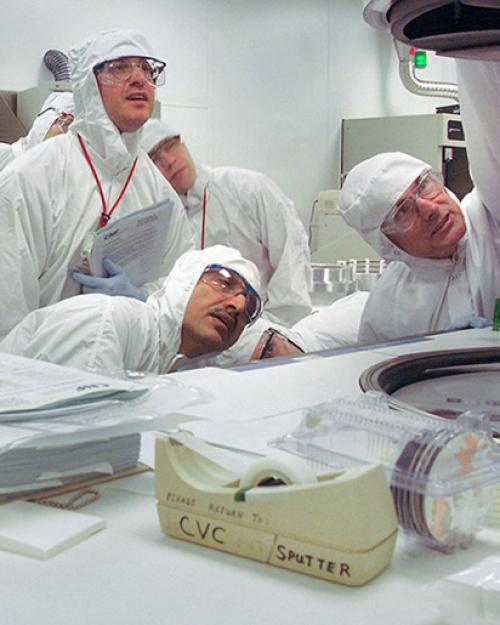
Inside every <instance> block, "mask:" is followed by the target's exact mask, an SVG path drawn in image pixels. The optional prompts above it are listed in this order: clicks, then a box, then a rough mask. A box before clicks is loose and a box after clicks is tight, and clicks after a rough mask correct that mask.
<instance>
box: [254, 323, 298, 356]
mask: <svg viewBox="0 0 500 625" xmlns="http://www.w3.org/2000/svg"><path fill="white" fill-rule="evenodd" d="M303 353H304V350H303V349H302V348H300V347H299V346H298V345H297V344H296V343H294V342H293V341H291V340H290V339H289V338H288V337H287V336H285V335H284V334H283V333H282V332H280V331H279V330H277V329H276V328H268V329H267V330H266V331H265V332H264V333H263V334H262V336H261V337H260V339H259V342H258V343H257V347H256V348H255V351H254V353H253V355H252V360H263V359H264V358H276V357H277V356H293V355H296V354H303Z"/></svg>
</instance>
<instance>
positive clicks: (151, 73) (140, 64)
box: [94, 57, 166, 87]
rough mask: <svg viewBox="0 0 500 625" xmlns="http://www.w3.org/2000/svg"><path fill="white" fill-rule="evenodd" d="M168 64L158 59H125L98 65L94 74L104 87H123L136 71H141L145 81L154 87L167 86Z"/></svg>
mask: <svg viewBox="0 0 500 625" xmlns="http://www.w3.org/2000/svg"><path fill="white" fill-rule="evenodd" d="M165 66H166V64H165V63H164V62H163V61H158V60H156V59H131V58H128V57H124V58H122V59H115V60H113V61H104V63H100V64H99V65H96V67H95V68H94V72H95V74H96V76H98V77H99V82H100V83H101V84H103V85H121V84H123V83H124V82H127V81H128V80H130V77H131V76H132V74H133V73H134V71H135V70H136V69H139V70H140V71H141V72H142V75H143V76H144V80H145V81H146V82H147V83H148V85H151V86H152V87H154V86H156V87H160V86H161V85H163V84H165V72H164V69H165Z"/></svg>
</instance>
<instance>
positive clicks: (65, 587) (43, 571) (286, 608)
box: [0, 330, 500, 625]
mask: <svg viewBox="0 0 500 625" xmlns="http://www.w3.org/2000/svg"><path fill="white" fill-rule="evenodd" d="M487 332H488V331H487V330H470V331H463V332H456V333H450V334H443V335H439V336H436V337H428V338H426V339H425V340H418V341H411V342H402V343H400V344H390V345H389V344H388V345H383V346H375V347H372V348H364V349H361V350H344V352H343V353H340V352H331V353H329V354H327V355H324V354H323V355H312V356H311V357H305V358H302V359H297V360H296V361H295V360H294V361H293V362H281V363H280V362H278V363H271V361H270V362H269V363H263V365H262V366H260V367H249V368H241V369H240V370H238V371H231V372H222V373H221V372H210V371H208V372H206V374H207V376H203V373H202V372H201V371H187V372H179V373H176V374H174V375H175V376H176V378H177V379H179V380H181V381H183V382H184V383H186V384H191V385H196V386H199V387H203V380H204V379H205V378H206V387H207V389H211V391H212V395H211V399H209V400H208V401H206V402H205V403H203V404H200V405H199V406H196V407H193V408H192V411H191V412H192V414H193V416H194V417H197V418H198V419H200V420H199V421H196V422H195V421H193V423H201V424H203V418H205V419H207V418H209V419H210V418H211V417H212V416H214V415H216V416H217V419H219V421H218V424H217V425H218V426H219V427H217V428H215V429H214V431H213V432H211V431H210V429H209V428H207V429H206V431H205V434H206V438H207V440H210V439H211V437H212V439H213V442H219V444H224V441H223V440H222V438H221V437H223V433H221V432H223V431H224V429H227V430H228V432H229V434H228V436H229V437H231V436H232V437H233V438H232V439H231V440H229V439H228V441H226V443H227V444H228V445H229V446H230V445H232V446H233V447H234V446H236V444H235V439H234V436H235V435H234V431H233V432H232V429H233V430H234V423H233V421H232V419H231V417H232V416H233V417H234V410H235V407H236V406H239V407H240V408H241V410H243V411H245V410H248V412H249V414H250V413H252V414H253V415H254V416H256V415H257V416H261V415H265V414H266V410H267V411H269V412H270V413H272V414H275V413H276V402H277V398H276V394H277V393H276V388H278V387H279V388H280V389H281V391H280V398H279V400H280V401H281V406H282V413H283V414H286V412H287V411H288V410H291V409H293V408H298V407H301V406H302V405H307V404H310V403H311V402H313V401H316V402H320V401H325V400H326V399H328V398H329V397H331V393H332V389H334V388H337V390H338V391H339V392H341V393H343V394H347V393H349V392H353V391H354V390H356V389H357V388H358V379H359V375H360V374H361V372H362V371H363V370H364V369H366V368H367V367H369V366H371V365H373V364H375V363H377V362H381V361H382V360H385V359H387V358H391V357H392V356H395V355H398V354H407V353H410V352H413V353H418V352H423V351H428V350H429V349H451V348H458V347H477V346H483V345H490V346H491V345H492V344H493V345H498V346H500V337H498V338H497V336H496V335H497V334H500V333H493V334H495V336H492V333H491V331H489V332H490V333H489V334H488V333H487ZM211 375H213V377H211ZM225 375H227V376H229V377H230V378H231V379H230V384H232V385H233V389H234V393H235V394H237V396H238V397H237V401H234V403H233V402H232V401H231V400H229V399H228V398H227V386H226V381H225V377H224V376H225ZM238 376H239V377H238ZM216 379H217V380H220V383H215V382H214V381H215V380H216ZM236 379H237V380H238V382H235V380H236ZM263 380H267V387H266V385H265V384H263ZM228 384H229V383H228ZM256 387H262V392H261V393H259V394H258V395H256V394H255V388H256ZM265 388H269V390H265ZM301 388H302V389H303V395H304V399H303V400H301V399H300V396H301V393H300V389H301ZM245 389H246V391H245ZM224 395H226V399H227V401H224ZM266 421H270V422H271V421H272V419H266ZM278 422H279V424H278V426H277V427H279V428H281V429H283V430H286V429H287V427H288V426H287V425H286V420H285V421H283V418H282V416H281V417H280V418H279V419H278ZM247 425H248V424H247ZM289 425H290V424H289ZM262 429H263V430H264V434H263V436H264V437H267V436H270V433H269V432H272V431H273V430H272V428H271V430H269V432H267V431H266V430H265V428H262ZM275 433H276V431H274V434H275ZM151 440H152V437H151V435H149V436H145V438H144V448H143V459H144V461H145V462H147V461H148V460H149V461H151V457H152V452H151ZM221 440H222V443H221ZM254 442H255V445H256V446H257V447H258V445H259V440H258V437H255V439H254ZM98 490H99V492H100V497H99V499H98V500H96V501H95V502H93V503H91V504H89V505H88V506H86V507H85V508H83V509H82V512H83V513H88V514H91V515H95V516H98V517H101V518H103V519H105V521H106V528H105V529H103V530H102V531H99V532H97V533H96V534H94V535H92V536H90V537H89V538H87V539H85V540H83V541H82V542H80V543H78V544H77V545H75V546H73V547H71V548H69V549H67V550H65V551H63V552H61V553H59V554H58V555H56V556H54V557H52V558H50V559H48V560H45V561H40V560H36V559H34V558H30V557H27V556H22V555H19V554H15V553H9V552H1V553H0V562H1V566H0V588H1V591H0V593H1V597H2V601H1V616H0V623H2V625H3V624H5V625H33V624H34V623H37V624H39V625H67V624H68V623H71V625H88V624H89V623H93V624H96V625H100V624H102V625H129V624H130V625H132V624H134V625H135V624H137V623H144V624H148V625H160V624H161V625H164V624H165V623H171V624H172V625H212V624H214V625H215V624H217V625H221V624H228V625H229V624H231V625H232V624H237V625H255V624H256V623H270V624H271V623H272V624H273V625H304V624H310V625H315V624H318V625H319V624H320V623H321V624H323V623H330V622H331V623H333V622H339V623H342V624H343V625H443V620H442V619H441V617H440V615H439V612H438V610H437V608H436V607H435V605H434V604H433V603H432V602H431V601H430V600H429V599H428V598H427V595H426V594H425V593H423V592H422V591H421V589H422V586H424V585H425V584H430V583H432V582H434V581H437V580H439V579H441V578H443V577H445V576H447V575H449V574H451V573H453V572H457V571H459V570H461V569H464V568H466V567H469V566H472V565H474V564H475V563H477V562H478V561H480V560H482V559H483V558H485V557H487V556H490V555H493V554H500V526H499V527H498V528H495V527H489V528H486V529H482V530H481V531H480V532H479V533H478V534H477V536H476V540H475V542H474V544H473V545H472V546H471V547H469V548H468V549H464V550H458V551H455V552H454V553H451V554H444V553H441V552H437V551H433V550H430V549H425V548H423V547H422V548H418V549H415V548H412V549H410V548H409V546H408V544H407V543H406V542H405V539H403V538H402V537H400V538H399V539H398V543H397V545H396V550H395V554H394V557H393V559H392V562H391V564H390V566H389V568H388V569H387V570H385V571H384V572H383V573H382V574H380V575H379V576H378V577H376V578H375V579H373V580H372V581H370V582H369V583H367V584H366V585H364V586H360V587H355V588H353V587H346V586H343V585H339V584H335V583H331V582H328V581H323V580H320V579H316V578H313V577H309V576H306V575H301V574H299V573H295V572H290V571H286V570H282V569H279V568H275V567H273V566H270V565H266V564H262V563H259V562H256V561H253V560H249V559H245V558H242V557H238V556H234V555H231V554H226V553H221V552H218V551H215V550H211V549H207V548H203V547H200V546H198V545H195V544H191V543H188V542H183V541H180V540H176V539H174V538H171V537H169V536H166V535H165V534H163V532H162V530H161V527H160V523H159V520H158V515H157V511H156V499H155V496H154V474H153V472H152V471H147V472H144V473H141V474H138V475H134V476H132V477H128V478H124V479H121V480H116V481H111V482H108V483H106V484H102V485H100V486H99V487H98ZM20 522H22V519H20Z"/></svg>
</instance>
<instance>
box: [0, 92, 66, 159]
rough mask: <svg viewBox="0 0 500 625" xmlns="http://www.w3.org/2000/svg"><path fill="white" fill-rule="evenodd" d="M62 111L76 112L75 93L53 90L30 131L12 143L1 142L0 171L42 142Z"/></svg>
mask: <svg viewBox="0 0 500 625" xmlns="http://www.w3.org/2000/svg"><path fill="white" fill-rule="evenodd" d="M61 113H71V114H74V104H73V94H72V93H71V92H69V91H53V92H52V93H51V94H50V95H49V96H48V97H47V99H46V100H45V102H44V103H43V104H42V108H41V109H40V112H39V113H38V115H37V116H36V117H35V121H34V122H33V125H32V126H31V128H30V131H29V132H28V134H27V135H26V136H25V137H21V138H20V139H18V140H17V141H15V142H14V143H12V144H9V143H0V171H1V170H2V169H3V168H4V167H6V165H8V164H9V163H10V162H11V161H13V160H14V159H15V158H17V157H18V156H21V154H24V152H26V151H27V150H29V149H31V148H32V147H34V146H35V145H38V144H39V143H42V141H43V140H44V139H45V135H46V134H47V131H48V130H49V128H50V127H51V126H52V124H53V123H54V121H55V120H56V119H57V118H58V117H59V115H61Z"/></svg>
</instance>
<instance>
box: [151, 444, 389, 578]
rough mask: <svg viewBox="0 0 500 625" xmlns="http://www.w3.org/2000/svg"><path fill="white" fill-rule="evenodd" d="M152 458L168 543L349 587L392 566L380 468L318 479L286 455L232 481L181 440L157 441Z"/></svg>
mask: <svg viewBox="0 0 500 625" xmlns="http://www.w3.org/2000/svg"><path fill="white" fill-rule="evenodd" d="M155 451H156V468H155V480H156V497H157V500H158V513H159V518H160V523H161V526H162V529H163V531H164V532H165V534H167V535H169V536H172V537H174V538H180V539H182V540H187V541H189V542H193V543H197V544H199V545H204V546H205V547H211V548H213V549H219V550H221V551H225V552H228V553H232V554H236V555H240V556H244V557H247V558H251V559H253V560H258V561H260V562H265V563H268V564H272V565H274V566H277V567H281V568H284V569H289V570H292V571H297V572H299V573H304V574H307V575H312V576H314V577H318V578H322V579H325V580H328V581H331V582H337V583H340V584H345V585H347V586H360V585H362V584H365V583H366V582H368V581H369V580H370V579H372V578H373V577H375V576H376V575H378V574H379V573H381V572H382V571H383V570H384V569H385V568H386V567H387V566H388V565H389V563H390V561H391V559H392V555H393V551H394V546H395V542H396V536H397V527H398V522H397V518H396V514H395V510H394V504H393V500H392V497H391V493H390V490H389V486H388V482H387V478H386V475H385V473H384V470H383V469H382V467H381V466H378V465H369V466H364V467H359V468H353V469H348V470H345V471H339V472H332V473H328V474H324V475H320V476H318V477H316V475H315V474H314V473H313V472H312V470H311V469H310V468H309V467H308V465H307V464H306V463H305V461H302V460H301V459H300V458H296V457H294V456H292V455H291V454H287V453H284V454H282V455H281V456H280V457H268V458H261V459H259V460H258V461H256V462H254V463H253V464H251V465H250V466H249V467H247V468H246V469H245V470H243V471H242V473H241V474H240V475H238V474H237V473H235V471H234V467H233V468H232V470H231V469H230V468H229V467H228V466H227V463H225V461H224V459H223V458H222V456H221V450H218V449H217V448H214V447H212V446H210V445H208V444H207V443H204V442H203V441H200V440H199V439H196V438H195V437H194V436H192V435H191V434H189V433H187V432H182V433H179V434H175V435H169V436H164V437H159V438H158V439H157V441H156V450H155ZM218 454H219V455H218ZM284 456H285V457H286V458H285V459H284ZM288 456H289V458H288Z"/></svg>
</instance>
